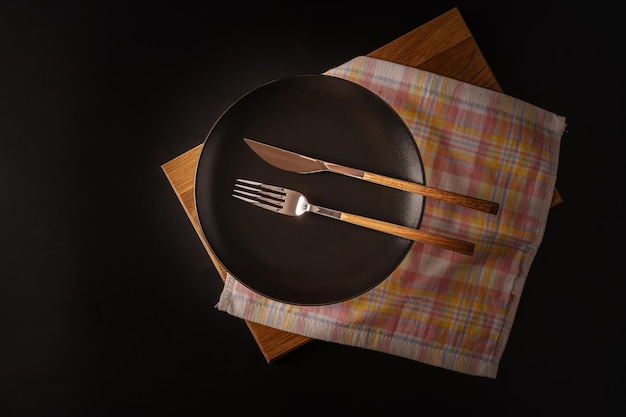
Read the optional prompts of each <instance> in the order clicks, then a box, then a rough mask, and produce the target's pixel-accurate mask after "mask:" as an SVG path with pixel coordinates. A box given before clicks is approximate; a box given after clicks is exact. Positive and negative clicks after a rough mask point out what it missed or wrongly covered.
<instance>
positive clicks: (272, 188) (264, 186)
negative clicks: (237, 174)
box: [235, 178, 285, 195]
mask: <svg viewBox="0 0 626 417" xmlns="http://www.w3.org/2000/svg"><path fill="white" fill-rule="evenodd" d="M238 182H242V183H244V184H249V185H253V186H255V187H256V188H252V187H248V186H245V185H241V184H237V183H238ZM235 186H238V187H242V188H247V189H250V190H259V189H261V190H262V189H266V190H268V191H274V192H276V193H279V194H282V195H285V189H284V188H283V187H277V186H275V185H268V184H263V183H262V182H258V181H250V180H244V179H241V178H237V179H236V180H235Z"/></svg>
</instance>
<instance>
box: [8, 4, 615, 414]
mask: <svg viewBox="0 0 626 417" xmlns="http://www.w3.org/2000/svg"><path fill="white" fill-rule="evenodd" d="M612 4H613V3H609V2H606V1H596V2H565V1H563V2H535V1H526V2H502V1H474V2H470V1H457V2H450V1H433V2H417V1H415V2H406V3H402V2H378V3H373V4H369V5H368V4H367V3H362V4H361V3H357V2H345V3H332V2H301V3H288V2H284V3H283V4H277V3H262V2H258V3H256V2H248V3H246V2H226V1H218V2H209V1H202V2H200V1H199V2H187V1H176V2H171V3H166V2H148V1H146V2H132V1H127V2H115V1H99V2H98V1H82V2H73V1H63V2H35V1H26V0H25V1H19V2H18V1H3V2H2V3H0V192H1V194H0V210H1V212H0V221H1V223H0V225H1V227H0V236H1V242H2V248H1V249H2V251H1V252H0V253H1V258H0V259H1V263H0V330H1V333H0V416H2V417H5V416H6V417H13V416H127V415H128V416H139V415H151V416H159V415H176V416H189V415H219V414H220V413H227V414H228V415H252V414H258V413H261V414H264V415H300V414H305V415H309V414H320V413H322V414H324V415H327V414H340V413H341V414H348V415H357V414H358V415H399V414H400V413H405V412H406V413H408V414H412V415H417V414H422V413H429V415H432V414H431V413H433V412H436V413H437V414H438V415H450V414H457V413H458V414H461V413H469V414H471V415H494V416H510V415H533V416H535V415H561V414H562V415H594V416H596V415H598V416H604V415H607V416H612V415H624V414H625V413H626V403H625V399H624V398H625V397H624V396H625V393H626V369H625V366H624V365H625V361H624V356H623V354H624V352H626V349H625V348H626V344H625V343H624V341H623V339H624V336H626V335H625V334H624V333H625V321H624V318H625V313H624V298H625V296H624V294H625V292H624V289H625V288H624V287H625V285H624V280H625V278H624V271H623V267H622V266H623V259H624V256H625V254H626V250H625V249H626V247H625V246H626V245H625V244H624V236H625V233H626V230H624V221H623V217H622V212H623V210H624V194H623V193H624V188H625V187H624V177H625V175H624V165H623V161H624V127H623V122H624V116H625V113H624V85H623V81H622V80H623V78H622V77H623V74H624V68H623V65H622V64H621V61H622V55H623V50H624V48H623V44H621V43H619V40H620V38H622V37H623V34H624V30H623V23H622V22H620V15H619V14H618V13H617V9H616V8H615V7H614V6H613V5H612ZM455 6H457V7H459V10H460V12H461V14H462V16H463V17H464V19H465V21H466V23H467V25H468V27H469V28H470V30H471V32H472V33H473V35H474V37H475V39H476V41H477V43H478V45H479V46H480V48H481V50H482V52H483V54H484V55H485V57H486V59H487V62H488V63H489V64H490V67H491V69H492V70H493V72H494V74H495V75H496V78H497V79H498V81H499V83H500V85H501V86H502V88H503V90H504V91H505V92H506V93H508V94H510V95H512V96H515V97H518V98H520V99H523V100H525V101H528V102H530V103H532V104H535V105H538V106H540V107H543V108H545V109H547V110H550V111H552V112H555V113H557V114H560V115H563V116H565V117H566V118H567V124H568V126H567V133H566V134H565V135H564V137H563V142H562V146H561V154H560V165H559V177H558V180H557V188H558V190H559V191H560V192H561V194H562V195H563V198H564V200H565V202H564V203H563V204H561V205H560V206H558V207H556V208H554V209H553V210H552V211H551V213H550V217H549V219H548V224H547V228H546V232H545V236H544V240H543V243H542V245H541V247H540V249H539V252H538V254H537V257H536V259H535V262H534V263H533V265H532V268H531V271H530V274H529V276H528V279H527V282H526V286H525V288H524V292H523V295H522V299H521V303H520V306H519V309H518V312H517V316H516V320H515V323H514V325H513V330H512V332H511V335H510V338H509V341H508V344H507V348H506V350H505V352H504V356H503V358H502V361H501V366H500V371H499V374H498V377H497V378H496V379H495V380H492V379H486V378H477V377H471V376H467V375H463V374H459V373H455V372H451V371H447V370H443V369H440V368H436V367H432V366H428V365H424V364H421V363H417V362H413V361H409V360H405V359H402V358H399V357H395V356H391V355H385V354H382V353H378V352H374V351H367V350H362V349H357V348H351V347H347V346H342V345H337V344H330V343H325V342H319V341H314V342H311V343H309V344H307V345H306V346H304V347H302V348H300V349H298V350H297V351H295V352H292V353H290V354H289V355H287V356H285V357H283V358H281V359H279V360H278V361H276V362H275V363H272V364H269V365H268V364H267V363H266V362H265V360H264V358H263V356H262V354H261V352H260V350H259V348H258V346H257V345H256V343H255V341H254V340H253V338H252V335H251V334H250V332H249V330H248V328H247V327H246V325H245V323H244V322H243V321H241V320H239V319H236V318H234V317H231V316H229V315H227V314H225V313H221V312H219V311H217V309H215V308H214V306H215V304H216V303H217V300H218V297H219V294H220V291H221V288H222V282H221V280H220V279H219V276H218V274H217V273H216V271H215V269H214V267H213V265H212V263H211V261H210V259H209V257H208V255H207V254H206V252H205V250H204V248H203V247H202V245H201V243H200V241H199V239H198V237H197V235H196V233H195V232H194V230H193V228H192V226H191V224H190V223H189V221H188V219H187V217H186V215H185V213H184V211H183V209H182V207H181V206H180V203H179V202H178V200H177V199H176V196H175V194H174V192H173V190H172V188H171V187H170V185H169V183H168V182H167V180H166V178H165V176H164V174H163V172H162V170H161V165H162V164H163V163H165V162H167V161H169V160H171V159H172V158H174V157H176V156H178V155H180V154H181V153H183V152H185V151H187V150H189V149H191V148H192V147H194V146H196V145H198V144H200V143H201V142H202V141H203V140H204V138H205V136H206V134H207V133H208V131H209V130H210V128H211V126H212V125H213V123H214V122H215V121H216V120H217V118H218V117H219V116H220V115H221V113H222V112H223V111H224V110H225V109H226V108H227V107H228V106H229V105H230V104H231V103H232V102H233V101H234V100H236V99H237V98H239V97H240V96H241V95H242V94H244V93H246V92H247V91H249V90H250V89H252V88H254V87H256V86H258V85H259V84H261V83H264V82H267V81H269V80H272V79H276V78H279V77H283V76H287V75H293V74H298V73H321V72H323V71H326V70H327V69H329V68H332V67H335V66H337V65H340V64H342V63H344V62H346V61H348V60H350V59H351V58H353V57H355V56H357V55H364V54H367V53H369V52H371V51H373V50H374V49H377V48H379V47H381V46H383V45H385V44H386V43H388V42H390V41H392V40H393V39H395V38H397V37H398V36H400V35H402V34H404V33H406V32H409V31H410V30H412V29H414V28H416V27H418V26H420V25H422V24H424V23H426V22H428V21H429V20H431V19H433V18H435V17H437V16H439V15H441V14H442V13H444V12H446V11H448V10H450V9H451V8H453V7H455Z"/></svg>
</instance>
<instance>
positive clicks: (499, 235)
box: [216, 57, 565, 378]
mask: <svg viewBox="0 0 626 417" xmlns="http://www.w3.org/2000/svg"><path fill="white" fill-rule="evenodd" d="M324 74H325V75H328V76H332V77H340V78H344V79H347V80H350V81H353V82H356V83H358V84H360V85H362V86H364V87H366V88H368V89H369V90H371V91H373V92H374V93H376V94H378V95H379V96H380V97H382V98H383V99H384V100H386V101H387V102H388V103H389V104H390V105H391V106H392V107H393V108H394V109H395V110H396V111H397V112H398V114H399V115H400V116H401V117H402V118H403V119H404V121H405V122H406V124H407V126H408V127H409V128H410V129H411V131H412V132H413V136H414V137H415V140H416V141H417V145H418V147H419V149H420V152H421V154H422V159H423V162H424V165H425V167H424V169H425V173H426V182H427V184H429V185H431V186H434V187H439V188H443V189H447V190H450V191H455V192H459V193H463V194H467V195H472V196H476V197H479V198H483V199H487V200H492V201H497V202H499V203H500V211H499V213H498V214H497V215H495V216H493V215H489V214H486V213H482V212H477V211H474V210H469V209H465V208H460V207H456V206H452V205H450V204H446V203H441V202H438V201H436V200H434V199H426V205H425V210H424V216H423V220H422V223H421V229H422V230H427V231H430V232H434V233H440V234H445V235H450V236H455V237H457V238H460V239H464V240H468V241H471V242H475V243H476V249H475V252H474V256H472V257H468V256H465V255H460V254H457V253H455V252H451V251H447V250H444V249H440V248H437V247H434V246H429V245H426V244H421V243H418V242H416V243H414V244H413V246H412V249H411V251H410V252H409V254H408V256H407V257H406V258H405V259H404V261H403V262H402V264H401V265H400V266H399V267H398V268H397V269H396V270H395V271H394V272H393V273H392V274H391V275H390V276H389V277H388V278H387V279H386V280H385V281H383V282H382V283H381V284H380V285H378V286H377V287H376V288H374V289H372V290H371V291H369V292H367V293H365V294H363V295H361V296H359V297H357V298H355V299H352V300H349V301H345V302H342V303H338V304H334V305H327V306H316V307H310V306H304V307H303V306H295V305H289V304H284V303H280V302H276V301H272V300H269V299H267V298H264V297H263V296H260V295H258V294H256V293H254V292H252V291H250V290H248V289H247V288H246V287H244V286H243V285H241V284H239V283H238V282H237V281H236V280H235V279H234V278H233V277H231V276H228V277H227V279H226V282H225V285H224V290H223V292H222V294H221V297H220V300H219V303H218V304H217V306H216V307H217V309H219V310H220V311H224V312H227V313H229V314H231V315H233V316H236V317H239V318H242V319H246V320H249V321H252V322H257V323H261V324H263V325H266V326H269V327H274V328H278V329H281V330H285V331H287V332H291V333H296V334H300V335H304V336H308V337H311V338H314V339H318V340H323V341H328V342H334V343H339V344H344V345H350V346H355V347H359V348H365V349H371V350H376V351H380V352H385V353H388V354H392V355H397V356H401V357H404V358H408V359H412V360H415V361H419V362H422V363H426V364H430V365H433V366H438V367H442V368H446V369H450V370H454V371H457V372H461V373H465V374H470V375H476V376H484V377H489V378H495V377H496V375H497V371H498V365H499V362H500V359H501V357H502V354H503V351H504V348H505V345H506V343H507V340H508V336H509V333H510V330H511V326H512V324H513V320H514V318H515V313H516V310H517V306H518V302H519V299H520V295H521V292H522V289H523V286H524V282H525V280H526V277H527V274H528V270H529V268H530V265H531V263H532V262H533V259H534V257H535V254H536V253H537V249H538V247H539V244H540V243H541V240H542V238H543V233H544V229H545V225H546V220H547V216H548V211H549V209H550V204H551V201H552V196H553V192H554V185H555V181H556V175H557V166H558V158H559V150H560V143H561V136H562V135H563V133H564V130H565V118H564V117H561V116H558V115H555V114H553V113H550V112H548V111H545V110H543V109H541V108H538V107H536V106H533V105H531V104H528V103H526V102H524V101H521V100H518V99H515V98H513V97H510V96H507V95H505V94H501V93H498V92H494V91H491V90H487V89H484V88H481V87H476V86H473V85H470V84H467V83H464V82H460V81H457V80H453V79H450V78H446V77H443V76H440V75H437V74H433V73H430V72H427V71H423V70H418V69H414V68H410V67H406V66H402V65H398V64H395V63H392V62H387V61H382V60H378V59H373V58H369V57H357V58H355V59H353V60H351V61H349V62H347V63H345V64H343V65H341V66H339V67H337V68H334V69H331V70H329V71H327V72H326V73H324Z"/></svg>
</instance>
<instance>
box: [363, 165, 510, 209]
mask: <svg viewBox="0 0 626 417" xmlns="http://www.w3.org/2000/svg"><path fill="white" fill-rule="evenodd" d="M363 179H364V180H365V181H369V182H373V183H376V184H380V185H384V186H386V187H392V188H396V189H398V190H403V191H408V192H411V193H416V194H421V195H423V196H426V197H432V198H436V199H438V200H443V201H447V202H449V203H452V204H457V205H460V206H464V207H469V208H471V209H474V210H479V211H484V212H486V213H490V214H496V213H498V208H499V204H498V203H494V202H492V201H487V200H481V199H479V198H474V197H469V196H466V195H463V194H458V193H454V192H452V191H445V190H441V189H439V188H433V187H429V186H427V185H423V184H418V183H415V182H409V181H404V180H399V179H396V178H390V177H386V176H384V175H380V174H373V173H371V172H365V173H364V174H363Z"/></svg>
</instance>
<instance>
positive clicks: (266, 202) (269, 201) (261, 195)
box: [231, 179, 285, 211]
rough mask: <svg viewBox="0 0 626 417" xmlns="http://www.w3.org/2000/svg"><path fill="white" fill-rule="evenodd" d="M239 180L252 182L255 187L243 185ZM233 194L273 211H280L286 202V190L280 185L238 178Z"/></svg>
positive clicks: (247, 182)
mask: <svg viewBox="0 0 626 417" xmlns="http://www.w3.org/2000/svg"><path fill="white" fill-rule="evenodd" d="M239 182H243V183H245V184H250V185H253V186H254V187H249V186H247V185H242V184H239ZM244 190H249V191H253V192H248V191H244ZM231 195H232V196H233V197H235V198H238V199H240V200H242V201H245V202H247V203H250V204H253V205H255V206H258V207H261V208H264V209H267V210H271V211H278V210H280V209H281V208H282V205H283V203H284V197H285V192H284V191H283V189H282V188H280V187H276V186H272V185H266V184H263V183H260V182H256V181H250V180H243V179H237V180H236V181H235V187H234V188H233V194H231Z"/></svg>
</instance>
